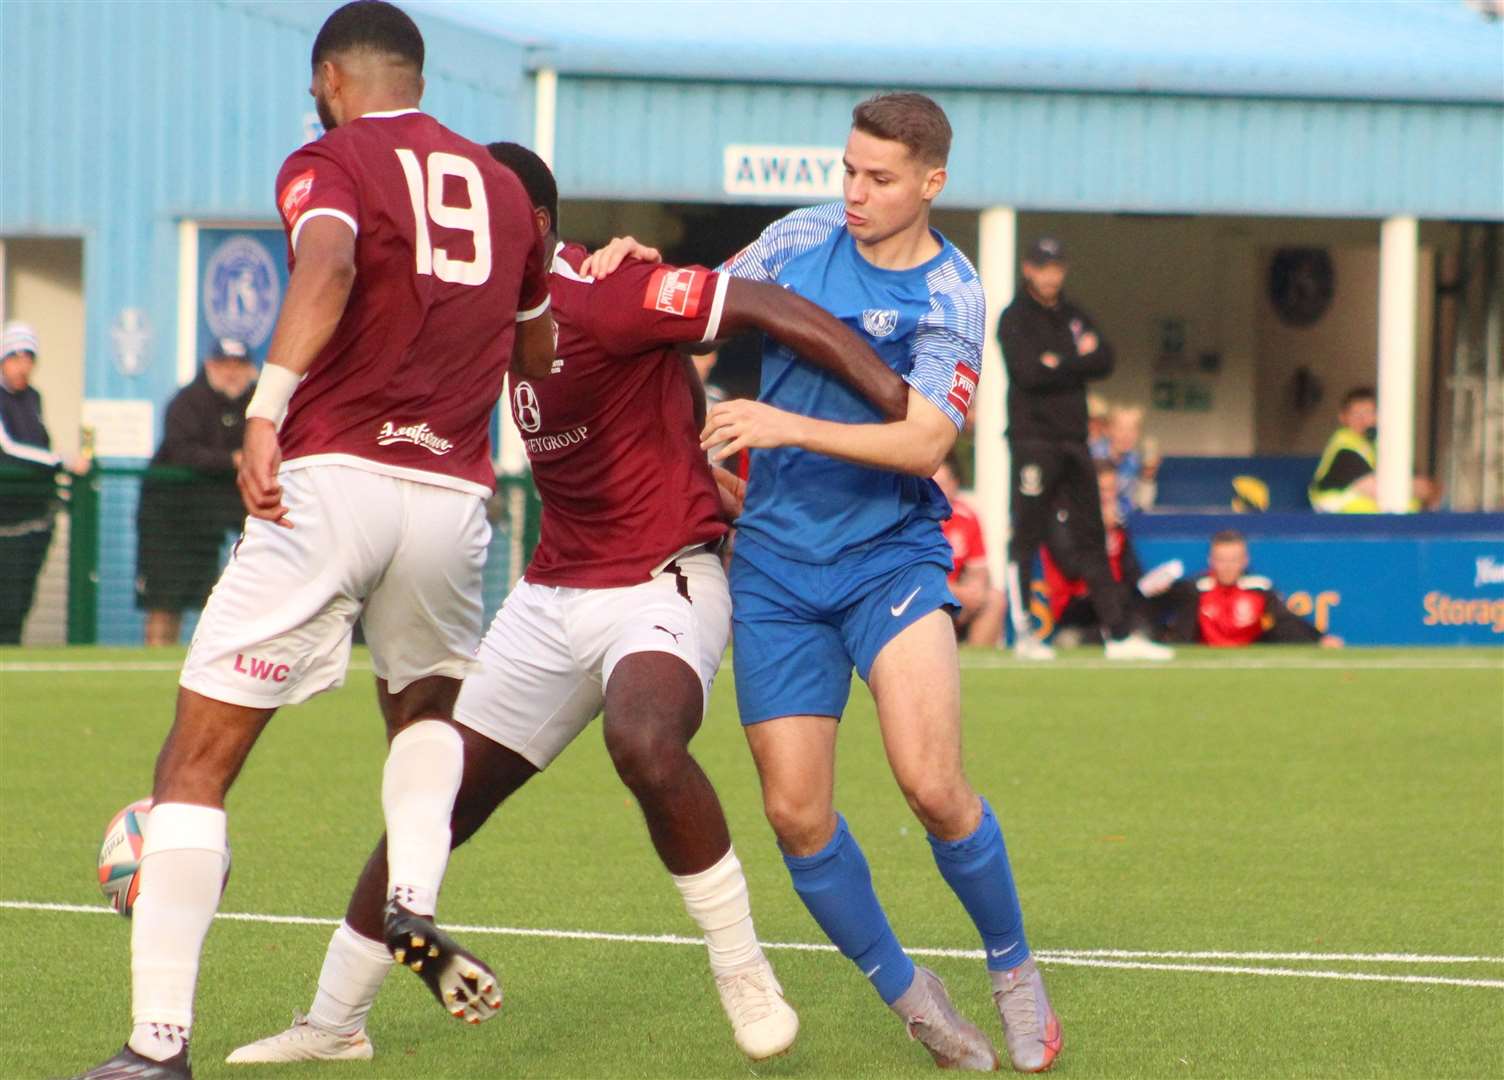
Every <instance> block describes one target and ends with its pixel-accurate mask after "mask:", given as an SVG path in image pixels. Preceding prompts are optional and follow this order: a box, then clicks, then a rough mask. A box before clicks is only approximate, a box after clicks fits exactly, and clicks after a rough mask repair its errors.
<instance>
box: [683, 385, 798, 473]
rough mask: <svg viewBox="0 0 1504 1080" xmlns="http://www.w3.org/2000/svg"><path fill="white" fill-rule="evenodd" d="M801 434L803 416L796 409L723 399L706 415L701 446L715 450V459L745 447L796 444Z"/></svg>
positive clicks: (765, 448)
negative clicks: (794, 411) (800, 427)
mask: <svg viewBox="0 0 1504 1080" xmlns="http://www.w3.org/2000/svg"><path fill="white" fill-rule="evenodd" d="M798 434H799V418H798V417H797V416H795V415H794V414H793V413H786V412H784V411H783V410H782V409H775V408H773V406H771V405H764V404H763V403H762V402H760V401H748V400H746V399H744V398H737V399H736V400H733V401H723V402H721V403H720V404H719V405H717V406H715V407H714V408H713V409H711V410H710V415H709V416H707V417H706V418H705V430H704V431H702V432H700V448H701V449H703V450H711V448H712V447H714V448H715V449H714V451H713V452H712V453H711V455H710V460H711V461H725V460H726V459H727V458H729V457H732V456H734V455H736V454H739V453H741V452H742V451H743V450H771V449H773V448H775V447H779V446H793V445H794V444H795V441H796V439H797V438H798Z"/></svg>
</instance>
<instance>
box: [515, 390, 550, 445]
mask: <svg viewBox="0 0 1504 1080" xmlns="http://www.w3.org/2000/svg"><path fill="white" fill-rule="evenodd" d="M512 416H513V417H515V418H516V420H517V426H518V427H520V428H521V429H522V430H523V431H526V432H527V433H528V434H529V435H531V434H532V433H533V432H535V431H537V430H538V429H539V428H540V427H542V426H543V410H542V409H541V408H539V407H538V393H537V391H535V390H534V389H533V387H532V384H531V383H527V382H520V383H518V384H517V385H516V387H514V388H513V390H512Z"/></svg>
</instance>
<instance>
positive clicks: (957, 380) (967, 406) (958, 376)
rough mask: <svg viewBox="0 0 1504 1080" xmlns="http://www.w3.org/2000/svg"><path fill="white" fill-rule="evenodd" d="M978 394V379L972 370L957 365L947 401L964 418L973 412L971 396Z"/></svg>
mask: <svg viewBox="0 0 1504 1080" xmlns="http://www.w3.org/2000/svg"><path fill="white" fill-rule="evenodd" d="M976 392H977V377H976V376H975V375H973V374H972V371H971V368H969V367H967V366H966V365H965V364H961V363H958V364H956V370H955V373H954V374H952V375H951V377H950V393H948V394H946V395H945V400H947V401H949V402H950V403H951V404H952V405H954V406H955V407H956V409H957V411H958V412H960V414H961V415H962V416H963V417H964V416H965V415H966V414H967V412H969V411H970V410H971V396H972V395H973V394H975V393H976Z"/></svg>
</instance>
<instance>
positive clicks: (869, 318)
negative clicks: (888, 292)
mask: <svg viewBox="0 0 1504 1080" xmlns="http://www.w3.org/2000/svg"><path fill="white" fill-rule="evenodd" d="M897 328H898V312H896V311H894V310H893V309H891V308H868V309H867V310H866V311H864V312H862V329H863V330H865V331H867V333H869V334H871V335H872V336H873V337H887V336H888V335H889V334H891V333H892V332H893V331H894V330H896V329H897Z"/></svg>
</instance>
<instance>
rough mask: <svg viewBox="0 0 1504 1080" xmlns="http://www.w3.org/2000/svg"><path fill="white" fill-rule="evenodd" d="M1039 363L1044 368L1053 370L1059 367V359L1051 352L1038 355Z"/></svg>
mask: <svg viewBox="0 0 1504 1080" xmlns="http://www.w3.org/2000/svg"><path fill="white" fill-rule="evenodd" d="M1039 362H1040V363H1041V364H1043V365H1044V366H1045V367H1047V368H1050V369H1051V370H1054V369H1055V368H1057V367H1059V366H1060V357H1058V356H1056V355H1055V354H1054V353H1052V352H1047V353H1040V355H1039Z"/></svg>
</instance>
